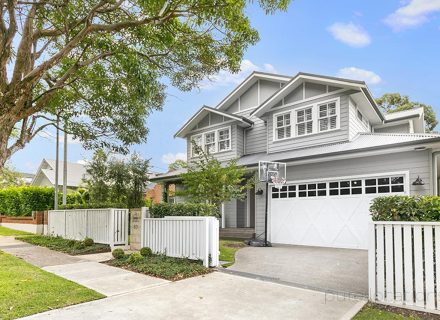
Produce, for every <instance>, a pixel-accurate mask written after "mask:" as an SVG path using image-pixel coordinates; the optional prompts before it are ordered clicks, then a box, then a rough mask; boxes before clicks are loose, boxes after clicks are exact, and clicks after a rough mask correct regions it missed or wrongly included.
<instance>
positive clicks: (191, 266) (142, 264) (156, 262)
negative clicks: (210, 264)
mask: <svg viewBox="0 0 440 320" xmlns="http://www.w3.org/2000/svg"><path fill="white" fill-rule="evenodd" d="M132 255H133V254H132ZM134 255H136V258H137V259H133V258H130V255H125V256H123V257H122V258H120V259H113V260H110V261H107V262H106V263H107V264H109V265H111V266H113V267H119V268H123V269H127V270H130V271H134V272H138V273H142V274H146V275H149V276H153V277H157V278H162V279H166V280H171V281H177V280H182V279H186V278H190V277H195V276H199V275H202V274H207V273H210V272H211V271H212V270H211V269H209V268H206V267H204V266H203V265H202V263H201V262H200V261H194V260H189V259H181V258H172V257H167V256H164V255H152V256H149V257H143V256H141V255H139V253H134Z"/></svg>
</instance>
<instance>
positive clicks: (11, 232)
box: [0, 226, 33, 236]
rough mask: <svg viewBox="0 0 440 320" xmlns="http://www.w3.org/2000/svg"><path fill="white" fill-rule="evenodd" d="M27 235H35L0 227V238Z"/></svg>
mask: <svg viewBox="0 0 440 320" xmlns="http://www.w3.org/2000/svg"><path fill="white" fill-rule="evenodd" d="M26 235H33V233H29V232H25V231H20V230H14V229H9V228H6V227H1V226H0V236H26Z"/></svg>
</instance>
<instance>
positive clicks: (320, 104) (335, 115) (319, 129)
mask: <svg viewBox="0 0 440 320" xmlns="http://www.w3.org/2000/svg"><path fill="white" fill-rule="evenodd" d="M333 102H334V103H335V114H334V115H329V114H328V105H329V104H330V103H333ZM324 105H325V106H327V116H326V117H321V116H320V114H319V108H320V107H321V106H324ZM316 109H317V110H316V112H317V124H316V126H317V128H318V132H320V133H321V132H328V131H332V130H335V129H337V128H338V126H339V125H338V122H339V113H340V112H339V108H338V101H336V100H334V101H328V102H321V103H318V104H317V106H316ZM331 117H336V127H335V128H333V129H326V130H321V126H320V123H319V122H320V121H321V120H323V119H329V123H328V127H329V128H330V118H331Z"/></svg>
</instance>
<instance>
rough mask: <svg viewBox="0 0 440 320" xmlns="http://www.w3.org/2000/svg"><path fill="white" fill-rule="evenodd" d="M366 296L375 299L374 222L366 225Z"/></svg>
mask: <svg viewBox="0 0 440 320" xmlns="http://www.w3.org/2000/svg"><path fill="white" fill-rule="evenodd" d="M368 238H369V241H368V296H369V298H370V300H371V301H375V300H376V228H375V225H374V222H370V224H369V226H368Z"/></svg>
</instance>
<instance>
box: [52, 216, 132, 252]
mask: <svg viewBox="0 0 440 320" xmlns="http://www.w3.org/2000/svg"><path fill="white" fill-rule="evenodd" d="M48 234H49V235H54V236H60V237H63V238H66V239H74V240H83V239H84V238H92V239H93V240H94V241H95V242H97V243H104V244H109V245H110V246H115V245H128V209H81V210H50V211H49V214H48Z"/></svg>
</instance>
